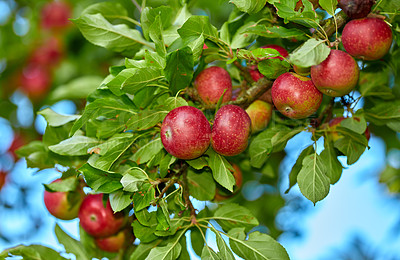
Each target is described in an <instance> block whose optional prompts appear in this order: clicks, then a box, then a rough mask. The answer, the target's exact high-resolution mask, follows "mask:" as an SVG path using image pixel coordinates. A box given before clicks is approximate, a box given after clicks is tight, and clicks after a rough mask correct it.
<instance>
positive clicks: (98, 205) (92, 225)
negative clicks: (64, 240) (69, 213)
mask: <svg viewBox="0 0 400 260" xmlns="http://www.w3.org/2000/svg"><path fill="white" fill-rule="evenodd" d="M78 217H79V221H80V224H81V226H82V228H83V229H84V230H85V231H86V233H88V234H89V235H91V236H93V237H109V236H111V235H114V234H116V233H117V232H118V231H120V230H121V229H122V228H123V226H124V225H125V223H126V217H125V215H124V214H123V213H122V212H117V213H115V214H114V213H113V210H112V209H111V205H110V201H109V200H107V203H106V205H104V203H103V194H90V195H88V196H86V197H85V199H84V200H83V202H82V204H81V207H80V209H79V213H78Z"/></svg>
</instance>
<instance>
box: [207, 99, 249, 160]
mask: <svg viewBox="0 0 400 260" xmlns="http://www.w3.org/2000/svg"><path fill="white" fill-rule="evenodd" d="M250 133H251V119H250V117H249V115H248V114H247V113H246V111H245V110H244V109H243V108H241V107H239V106H236V105H225V106H223V107H221V108H220V109H218V111H217V113H216V114H215V119H214V124H213V127H212V132H211V145H212V147H213V149H214V151H215V152H217V153H219V154H221V155H224V156H234V155H237V154H240V153H241V152H243V151H244V150H246V148H247V144H248V139H249V136H250Z"/></svg>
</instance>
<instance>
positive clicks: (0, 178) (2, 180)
mask: <svg viewBox="0 0 400 260" xmlns="http://www.w3.org/2000/svg"><path fill="white" fill-rule="evenodd" d="M6 179H7V173H6V172H3V171H0V190H1V188H3V186H4V184H6Z"/></svg>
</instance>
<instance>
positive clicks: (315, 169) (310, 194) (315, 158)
mask: <svg viewBox="0 0 400 260" xmlns="http://www.w3.org/2000/svg"><path fill="white" fill-rule="evenodd" d="M326 174H327V169H326V166H325V164H324V162H323V161H322V159H321V157H320V156H319V155H318V154H317V153H314V154H311V155H308V156H306V157H305V158H304V160H303V167H302V168H301V170H300V172H299V174H298V176H297V183H298V184H299V188H300V191H301V193H302V194H303V195H304V197H306V198H307V199H309V200H310V201H312V202H313V203H314V204H315V203H317V202H318V201H320V200H322V199H323V198H325V197H326V196H327V195H328V193H329V188H330V180H329V178H328V176H327V175H326Z"/></svg>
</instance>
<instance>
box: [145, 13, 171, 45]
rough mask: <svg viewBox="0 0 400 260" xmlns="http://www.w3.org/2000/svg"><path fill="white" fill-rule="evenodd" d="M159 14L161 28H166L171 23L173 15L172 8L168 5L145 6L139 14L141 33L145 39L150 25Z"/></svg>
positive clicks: (147, 36)
mask: <svg viewBox="0 0 400 260" xmlns="http://www.w3.org/2000/svg"><path fill="white" fill-rule="evenodd" d="M157 16H160V24H161V25H162V26H163V28H162V29H166V28H168V27H170V26H171V25H172V19H173V16H174V13H173V10H172V8H171V7H169V6H159V7H157V8H149V7H145V8H144V9H143V10H142V13H141V15H140V24H141V26H142V30H143V35H144V36H145V37H146V39H148V38H149V32H150V27H151V25H152V24H153V22H154V21H155V19H156V17H157Z"/></svg>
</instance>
